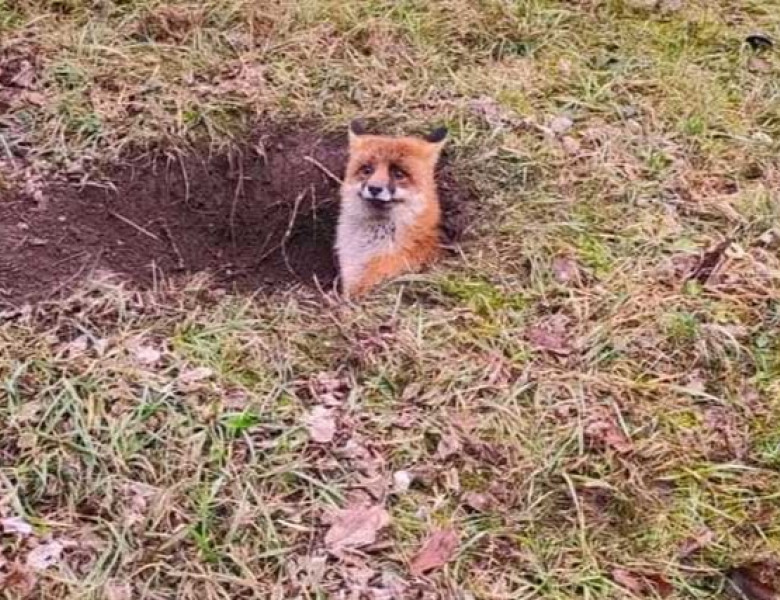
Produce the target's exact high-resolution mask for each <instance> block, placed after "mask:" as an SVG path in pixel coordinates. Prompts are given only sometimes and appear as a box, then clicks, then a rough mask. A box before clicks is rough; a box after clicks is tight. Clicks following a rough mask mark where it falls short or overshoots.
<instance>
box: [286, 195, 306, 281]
mask: <svg viewBox="0 0 780 600" xmlns="http://www.w3.org/2000/svg"><path fill="white" fill-rule="evenodd" d="M307 191H308V190H304V191H302V192H301V193H300V194H298V197H297V198H296V199H295V204H294V205H293V211H292V215H290V221H289V223H287V231H285V232H284V237H283V238H282V243H281V247H282V258H283V259H284V266H286V267H287V270H288V271H290V273H292V274H293V275H297V273H296V272H295V269H293V268H292V266H291V265H290V260H289V258H288V257H287V240H288V239H289V238H290V235H291V234H292V230H293V227H295V219H296V218H297V217H298V208H299V207H300V205H301V202H302V201H303V199H304V197H305V196H306V192H307Z"/></svg>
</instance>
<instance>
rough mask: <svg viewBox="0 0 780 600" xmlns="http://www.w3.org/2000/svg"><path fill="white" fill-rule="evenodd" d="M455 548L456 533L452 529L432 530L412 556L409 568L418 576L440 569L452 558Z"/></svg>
mask: <svg viewBox="0 0 780 600" xmlns="http://www.w3.org/2000/svg"><path fill="white" fill-rule="evenodd" d="M457 550H458V534H457V532H456V531H455V530H454V529H439V530H437V531H434V532H433V533H432V534H431V536H430V537H428V539H427V540H425V542H424V543H423V545H422V547H421V548H420V550H419V551H418V552H417V554H416V555H415V556H414V558H412V562H411V564H410V565H409V570H410V572H411V573H412V575H415V576H419V575H424V574H426V573H428V572H430V571H434V570H436V569H440V568H442V567H443V566H444V565H446V564H447V563H448V562H450V561H451V560H452V559H453V558H454V556H455V554H456V553H457Z"/></svg>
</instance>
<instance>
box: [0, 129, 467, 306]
mask: <svg viewBox="0 0 780 600" xmlns="http://www.w3.org/2000/svg"><path fill="white" fill-rule="evenodd" d="M253 140H254V142H253V143H252V144H246V145H244V146H242V147H238V148H233V149H232V150H231V151H225V152H221V153H215V154H211V153H208V152H198V151H192V152H189V153H186V154H184V153H180V152H172V151H171V152H163V151H159V152H156V153H154V155H151V156H150V155H147V156H145V157H143V158H136V159H133V160H127V161H125V162H123V164H121V165H116V166H110V167H108V168H106V169H105V170H104V177H103V178H102V179H101V183H100V184H96V183H89V184H87V185H79V184H76V183H73V184H65V185H63V184H60V185H57V186H55V187H53V188H52V189H50V190H47V192H46V193H45V194H44V195H43V199H42V198H41V195H40V194H37V195H25V194H23V193H17V194H13V195H12V194H8V193H7V194H6V197H5V198H3V199H2V200H0V305H6V306H9V305H10V306H14V305H19V304H21V303H23V302H29V301H36V300H41V299H46V298H52V297H53V296H55V295H57V294H60V293H63V292H66V291H67V290H68V289H70V288H71V287H73V286H74V285H76V284H77V283H78V282H79V281H81V280H83V279H84V278H87V277H89V276H90V275H91V274H92V273H94V272H95V271H97V270H108V271H110V272H113V273H115V274H117V275H119V276H121V277H123V278H125V279H127V280H129V281H130V282H131V283H132V284H134V285H136V286H139V287H141V288H145V287H146V288H148V287H150V286H153V285H156V284H158V283H160V282H162V281H164V280H166V279H170V278H175V277H179V276H182V275H191V274H193V273H199V272H208V273H209V274H210V275H211V276H212V278H213V279H214V281H215V282H216V284H217V285H220V286H223V287H225V288H228V289H232V290H235V291H242V292H251V291H256V290H268V289H272V288H275V287H279V286H285V285H290V284H312V285H313V284H315V283H317V284H319V285H321V286H323V287H324V288H327V287H329V286H331V285H332V283H333V281H334V279H335V276H336V272H337V271H336V266H335V261H334V255H333V242H334V234H335V224H336V220H337V216H338V188H339V184H338V181H337V180H336V178H340V177H341V175H342V171H343V167H344V164H345V159H346V137H345V136H343V135H324V134H321V133H319V132H318V131H317V130H316V129H313V128H304V129H290V128H287V129H284V128H277V129H274V130H265V131H264V132H261V133H258V134H257V135H255V136H253ZM440 186H441V192H442V201H443V205H444V208H445V214H446V215H447V217H446V218H445V227H444V229H445V238H452V237H453V236H457V235H459V233H460V231H461V230H462V228H463V225H464V223H465V220H464V218H463V215H464V211H463V202H464V201H465V200H467V199H468V198H467V196H468V195H467V194H466V193H464V192H461V191H459V187H458V186H457V184H456V182H455V181H454V180H453V179H452V177H451V175H450V172H449V169H448V168H447V167H446V166H445V167H444V168H443V169H442V172H441V173H440Z"/></svg>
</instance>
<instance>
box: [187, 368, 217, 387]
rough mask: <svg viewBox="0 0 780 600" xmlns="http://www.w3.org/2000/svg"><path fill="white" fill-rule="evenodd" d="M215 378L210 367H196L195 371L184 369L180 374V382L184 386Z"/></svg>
mask: <svg viewBox="0 0 780 600" xmlns="http://www.w3.org/2000/svg"><path fill="white" fill-rule="evenodd" d="M212 377H214V370H213V369H209V368H208V367H195V368H194V369H184V370H182V372H181V373H179V378H178V381H179V383H181V384H184V385H187V386H189V385H192V384H194V383H199V382H201V381H204V380H206V379H211V378H212Z"/></svg>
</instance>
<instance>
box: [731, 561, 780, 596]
mask: <svg viewBox="0 0 780 600" xmlns="http://www.w3.org/2000/svg"><path fill="white" fill-rule="evenodd" d="M778 571H780V569H778V568H777V566H776V565H774V564H770V563H768V562H756V563H750V564H747V565H742V566H740V567H736V568H733V569H730V570H729V571H727V572H726V579H727V580H728V582H729V584H730V585H731V587H732V588H733V589H734V591H736V592H738V593H739V594H740V600H779V599H780V589H779V588H778V586H779V585H780V583H779V582H780V573H779V572H778Z"/></svg>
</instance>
